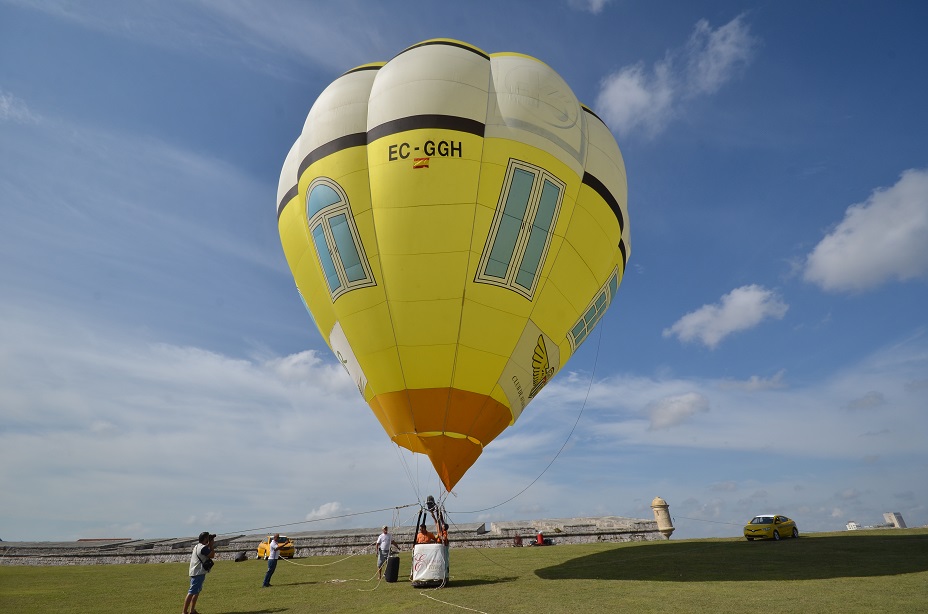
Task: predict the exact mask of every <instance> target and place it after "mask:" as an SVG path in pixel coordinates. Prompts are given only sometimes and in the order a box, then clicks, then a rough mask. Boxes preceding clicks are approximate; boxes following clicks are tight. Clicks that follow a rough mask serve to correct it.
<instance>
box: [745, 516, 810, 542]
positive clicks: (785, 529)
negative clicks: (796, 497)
mask: <svg viewBox="0 0 928 614" xmlns="http://www.w3.org/2000/svg"><path fill="white" fill-rule="evenodd" d="M744 537H745V539H747V540H748V541H752V540H755V539H773V540H776V541H779V540H780V538H783V537H799V529H797V528H796V522H795V521H793V520H790V519H789V518H787V517H786V516H779V515H775V514H764V515H761V516H755V517H754V518H752V519H751V522H749V523H747V524H746V525H744Z"/></svg>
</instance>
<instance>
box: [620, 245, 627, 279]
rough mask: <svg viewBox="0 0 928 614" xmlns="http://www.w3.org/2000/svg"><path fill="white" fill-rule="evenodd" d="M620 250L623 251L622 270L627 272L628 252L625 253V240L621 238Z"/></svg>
mask: <svg viewBox="0 0 928 614" xmlns="http://www.w3.org/2000/svg"><path fill="white" fill-rule="evenodd" d="M619 251H620V252H622V272H623V273H624V272H625V266H626V265H627V264H628V254H627V253H625V240H624V239H619Z"/></svg>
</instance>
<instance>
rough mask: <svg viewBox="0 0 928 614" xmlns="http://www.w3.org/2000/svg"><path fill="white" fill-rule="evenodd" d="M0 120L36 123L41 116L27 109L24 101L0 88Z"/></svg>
mask: <svg viewBox="0 0 928 614" xmlns="http://www.w3.org/2000/svg"><path fill="white" fill-rule="evenodd" d="M0 121H8V122H15V123H18V124H37V123H39V121H41V118H40V117H39V116H38V115H37V114H35V113H33V112H32V111H31V110H30V109H29V107H28V105H26V102H25V101H23V100H21V99H19V98H17V97H16V96H14V95H13V94H11V93H9V92H4V91H3V90H0Z"/></svg>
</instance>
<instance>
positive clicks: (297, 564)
mask: <svg viewBox="0 0 928 614" xmlns="http://www.w3.org/2000/svg"><path fill="white" fill-rule="evenodd" d="M359 554H364V552H355V553H354V554H349V555H348V556H346V557H345V558H343V559H338V560H337V561H332V562H331V563H319V564H318V565H316V564H313V563H297V562H296V561H291V560H290V559H283V560H284V561H286V562H288V563H290V564H291V565H296V566H298V567H330V566H332V565H335V564H336V563H341V562H342V561H347V560H348V559H350V558H352V557H355V556H358V555H359Z"/></svg>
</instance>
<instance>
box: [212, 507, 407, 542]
mask: <svg viewBox="0 0 928 614" xmlns="http://www.w3.org/2000/svg"><path fill="white" fill-rule="evenodd" d="M417 505H419V502H418V501H417V502H415V503H407V504H406V505H395V506H393V507H384V508H381V509H379V510H369V511H366V512H352V513H350V514H339V515H337V516H326V517H325V518H313V519H312V520H301V521H299V522H288V523H284V524H272V525H270V526H266V527H256V528H254V529H241V530H240V531H225V532H223V533H221V534H220V535H244V534H248V533H252V532H255V531H267V530H268V529H279V528H281V527H292V526H296V525H300V524H310V523H313V522H322V521H324V520H335V519H336V518H350V517H351V516H364V515H366V514H376V513H378V512H387V511H394V510H401V509H403V508H407V507H415V506H417Z"/></svg>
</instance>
